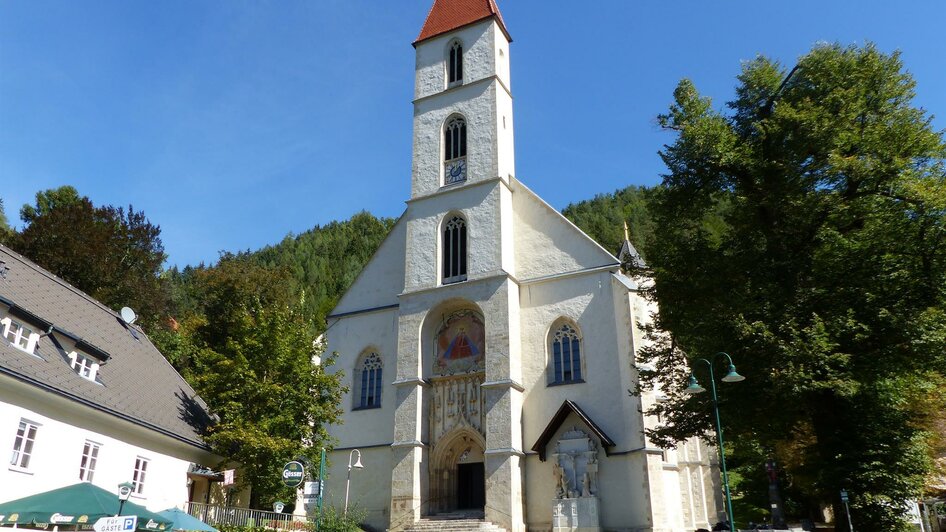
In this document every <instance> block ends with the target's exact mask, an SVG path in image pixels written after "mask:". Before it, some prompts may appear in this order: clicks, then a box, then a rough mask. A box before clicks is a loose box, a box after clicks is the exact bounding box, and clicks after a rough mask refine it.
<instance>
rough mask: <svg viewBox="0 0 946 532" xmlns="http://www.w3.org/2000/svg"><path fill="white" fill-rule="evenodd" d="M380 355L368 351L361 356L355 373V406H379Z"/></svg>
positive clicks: (381, 367) (381, 365) (381, 364)
mask: <svg viewBox="0 0 946 532" xmlns="http://www.w3.org/2000/svg"><path fill="white" fill-rule="evenodd" d="M383 366H384V364H383V362H382V361H381V355H379V354H378V353H374V352H371V353H368V354H367V355H365V356H364V357H362V358H361V361H360V362H359V364H358V366H357V367H356V370H357V371H356V373H355V383H354V384H355V408H356V409H359V408H380V407H381V370H382V369H383Z"/></svg>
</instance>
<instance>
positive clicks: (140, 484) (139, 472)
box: [131, 456, 148, 495]
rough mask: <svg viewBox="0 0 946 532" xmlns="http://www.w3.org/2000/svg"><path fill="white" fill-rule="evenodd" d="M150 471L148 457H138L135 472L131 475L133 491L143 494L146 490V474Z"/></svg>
mask: <svg viewBox="0 0 946 532" xmlns="http://www.w3.org/2000/svg"><path fill="white" fill-rule="evenodd" d="M147 472H148V459H147V458H142V457H140V456H139V457H138V458H136V459H135V473H134V474H133V475H132V477H131V492H132V493H134V494H136V495H141V494H143V493H144V492H145V474H147Z"/></svg>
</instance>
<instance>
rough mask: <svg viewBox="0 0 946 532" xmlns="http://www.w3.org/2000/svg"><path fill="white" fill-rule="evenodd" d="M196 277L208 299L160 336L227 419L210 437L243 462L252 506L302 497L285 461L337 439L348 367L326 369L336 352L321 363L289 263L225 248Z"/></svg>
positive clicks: (194, 287) (197, 289) (202, 297)
mask: <svg viewBox="0 0 946 532" xmlns="http://www.w3.org/2000/svg"><path fill="white" fill-rule="evenodd" d="M190 276H191V281H190V285H189V287H188V289H189V290H191V291H192V293H193V294H194V297H195V301H198V302H199V306H198V307H197V308H196V309H194V311H193V312H191V313H189V314H187V315H184V316H180V321H179V322H176V323H177V326H176V330H174V329H171V330H166V331H162V332H160V333H159V334H156V335H154V340H155V342H156V343H157V344H158V345H160V346H161V347H162V349H163V351H164V352H165V354H166V356H167V357H168V359H169V360H170V361H171V362H172V364H174V366H175V367H176V368H178V370H179V371H181V373H182V374H183V375H184V376H185V378H187V379H188V380H189V381H190V382H191V384H192V385H193V386H194V388H195V389H196V390H197V392H198V393H199V394H200V396H201V397H203V398H204V400H205V401H206V402H207V404H208V406H209V407H210V410H211V411H212V412H213V413H214V414H215V415H216V416H217V417H218V418H219V421H218V422H217V423H216V424H215V425H214V426H213V427H212V428H211V429H210V432H209V434H208V435H207V437H206V440H207V441H208V443H210V445H211V446H212V447H213V449H214V451H215V452H216V453H217V454H219V455H220V456H223V457H225V459H226V461H227V462H238V463H239V464H240V468H239V475H238V477H239V482H240V483H241V484H242V485H244V486H247V485H248V486H252V497H251V505H252V506H253V507H255V508H268V507H270V506H271V504H272V502H273V501H274V500H279V499H282V500H293V499H294V497H295V490H294V489H292V488H285V487H283V486H282V484H281V477H280V475H279V471H280V470H281V468H282V465H283V464H285V463H286V462H288V461H290V460H293V459H296V458H299V457H306V458H312V457H317V456H318V454H319V450H320V449H321V448H322V447H323V446H324V447H328V446H330V442H329V441H328V433H327V430H326V426H327V425H328V424H330V423H334V422H337V421H338V420H339V416H340V414H341V410H340V409H339V406H338V405H339V401H340V398H341V394H342V393H344V391H345V390H344V388H342V386H341V385H340V379H341V377H342V374H341V373H336V374H328V373H326V372H325V368H327V367H330V366H331V365H332V364H333V363H334V360H335V357H334V355H330V356H323V357H322V360H321V365H315V364H313V357H315V356H317V355H320V354H321V347H319V346H318V345H317V344H316V337H315V335H314V332H313V331H314V327H313V326H312V322H311V319H310V318H309V317H308V316H307V314H306V312H305V305H304V299H303V298H302V297H300V296H299V295H297V293H294V292H293V291H292V290H291V289H290V288H289V286H290V285H291V283H290V279H291V278H290V276H289V273H288V272H287V271H285V270H283V269H278V268H267V267H264V266H261V265H259V264H258V263H256V262H255V261H253V260H252V259H250V258H249V257H246V256H240V257H237V256H231V255H226V256H224V257H223V258H221V260H220V262H219V263H218V264H217V265H216V266H215V267H213V268H197V269H193V270H192V271H191V273H190Z"/></svg>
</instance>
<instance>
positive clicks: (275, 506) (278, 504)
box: [273, 501, 286, 514]
mask: <svg viewBox="0 0 946 532" xmlns="http://www.w3.org/2000/svg"><path fill="white" fill-rule="evenodd" d="M285 508H286V503H284V502H282V501H276V502H274V503H273V510H275V511H276V513H277V514H281V513H282V511H283V510H284V509H285Z"/></svg>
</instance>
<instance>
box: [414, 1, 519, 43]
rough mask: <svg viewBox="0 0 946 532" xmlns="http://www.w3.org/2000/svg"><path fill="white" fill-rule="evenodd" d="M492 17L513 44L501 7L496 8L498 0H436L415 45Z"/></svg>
mask: <svg viewBox="0 0 946 532" xmlns="http://www.w3.org/2000/svg"><path fill="white" fill-rule="evenodd" d="M490 17H496V22H497V23H498V24H499V29H501V30H503V34H505V35H506V39H509V41H510V42H512V37H510V36H509V32H508V31H506V24H505V23H504V22H503V16H502V15H501V14H500V13H499V7H497V6H496V0H434V5H433V7H431V8H430V13H427V20H426V21H424V27H423V28H421V30H420V35H418V36H417V40H416V41H414V44H415V45H416V44H417V43H419V42H421V41H426V40H427V39H430V38H431V37H436V36H438V35H443V34H444V33H447V32H448V31H453V30H455V29H457V28H462V27H463V26H466V25H468V24H473V23H474V22H479V21H481V20H484V19H487V18H490Z"/></svg>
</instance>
